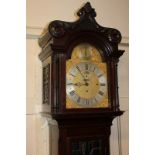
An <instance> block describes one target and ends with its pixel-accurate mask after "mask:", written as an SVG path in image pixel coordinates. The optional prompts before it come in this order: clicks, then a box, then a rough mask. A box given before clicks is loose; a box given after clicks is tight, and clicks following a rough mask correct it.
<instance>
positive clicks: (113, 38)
mask: <svg viewBox="0 0 155 155" xmlns="http://www.w3.org/2000/svg"><path fill="white" fill-rule="evenodd" d="M108 39H109V41H110V42H116V43H119V42H120V41H121V39H122V36H121V34H120V32H119V31H118V30H116V29H109V30H108Z"/></svg>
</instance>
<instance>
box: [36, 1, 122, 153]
mask: <svg viewBox="0 0 155 155" xmlns="http://www.w3.org/2000/svg"><path fill="white" fill-rule="evenodd" d="M77 15H78V16H79V19H78V20H77V21H75V22H64V21H59V20H56V21H52V22H51V23H50V24H49V25H48V27H47V28H46V29H45V31H44V33H43V35H42V37H41V38H40V39H39V45H40V47H41V48H42V52H41V53H40V55H39V58H40V60H41V61H42V64H43V111H42V113H43V114H44V115H52V117H53V118H54V119H56V120H57V122H58V127H59V155H81V154H83V155H84V154H85V155H109V154H110V149H109V148H110V144H109V143H110V142H109V137H110V133H111V130H110V127H111V125H112V121H113V119H114V118H115V117H117V116H120V115H122V114H123V111H121V110H120V108H119V94H118V78H117V65H118V62H119V57H120V56H122V55H123V53H124V51H123V50H119V49H118V44H119V43H120V41H121V38H122V37H121V33H120V32H119V31H118V30H117V29H114V28H107V27H102V26H100V25H99V24H98V23H97V22H96V20H95V17H96V12H95V10H94V8H92V7H91V5H90V3H89V2H88V3H86V4H85V5H84V6H83V7H82V8H81V9H80V10H79V11H78V12H77ZM85 42H86V43H89V44H91V45H93V46H95V47H97V48H99V49H101V50H100V55H101V57H102V61H103V62H106V63H107V76H108V77H107V78H108V94H109V95H108V100H109V105H108V107H107V108H83V109H82V108H80V109H66V61H67V60H69V59H70V58H71V54H72V50H73V48H74V47H75V46H76V45H78V44H80V43H85ZM82 150H83V151H82Z"/></svg>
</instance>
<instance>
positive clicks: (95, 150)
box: [72, 140, 103, 155]
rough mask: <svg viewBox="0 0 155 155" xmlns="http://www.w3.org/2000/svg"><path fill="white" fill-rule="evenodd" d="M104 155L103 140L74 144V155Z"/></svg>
mask: <svg viewBox="0 0 155 155" xmlns="http://www.w3.org/2000/svg"><path fill="white" fill-rule="evenodd" d="M102 154H103V153H102V140H89V141H77V142H73V143H72V155H102Z"/></svg>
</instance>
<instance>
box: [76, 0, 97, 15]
mask: <svg viewBox="0 0 155 155" xmlns="http://www.w3.org/2000/svg"><path fill="white" fill-rule="evenodd" d="M77 15H78V16H79V17H81V16H83V15H90V16H91V17H93V18H94V17H96V12H95V9H94V8H92V6H91V4H90V3H89V2H87V3H86V4H85V5H84V6H83V7H82V8H81V9H80V10H79V11H78V12H77Z"/></svg>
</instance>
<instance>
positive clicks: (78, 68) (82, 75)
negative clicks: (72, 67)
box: [76, 66, 86, 83]
mask: <svg viewBox="0 0 155 155" xmlns="http://www.w3.org/2000/svg"><path fill="white" fill-rule="evenodd" d="M76 68H77V70H78V71H79V73H80V74H81V76H82V77H83V80H84V82H85V83H86V79H85V77H84V75H83V74H82V73H81V70H80V69H79V67H78V66H76Z"/></svg>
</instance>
